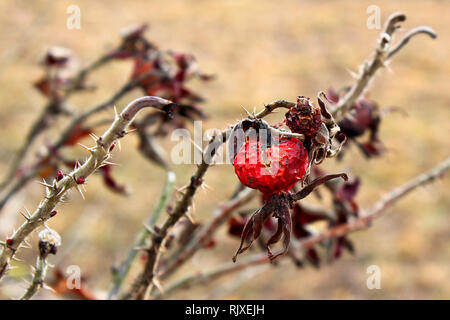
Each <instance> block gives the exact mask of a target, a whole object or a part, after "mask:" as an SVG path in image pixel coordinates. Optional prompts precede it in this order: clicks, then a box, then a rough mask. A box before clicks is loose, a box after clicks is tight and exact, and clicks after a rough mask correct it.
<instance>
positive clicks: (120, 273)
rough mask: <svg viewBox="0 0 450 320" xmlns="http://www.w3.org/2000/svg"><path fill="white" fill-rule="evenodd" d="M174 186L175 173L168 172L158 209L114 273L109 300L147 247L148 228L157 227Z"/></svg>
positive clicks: (154, 211) (115, 293)
mask: <svg viewBox="0 0 450 320" xmlns="http://www.w3.org/2000/svg"><path fill="white" fill-rule="evenodd" d="M174 184H175V173H174V172H172V171H169V172H167V178H166V182H165V184H164V187H163V190H162V193H161V197H160V198H159V202H158V205H157V206H156V208H155V209H154V210H153V212H152V214H151V215H150V217H149V218H148V219H147V221H146V222H145V225H144V226H143V227H142V228H141V230H140V231H139V233H138V234H137V235H136V238H135V240H134V242H133V246H132V247H131V248H130V250H129V251H128V254H127V256H126V258H125V260H124V261H123V262H122V263H121V264H120V266H119V267H118V268H117V270H116V271H115V272H114V277H113V287H112V289H111V290H110V291H109V293H108V299H113V298H114V297H115V296H116V295H117V293H118V292H119V290H120V287H121V286H122V283H123V281H124V280H125V277H126V276H127V274H128V271H129V270H130V268H131V264H132V263H133V261H134V259H135V258H136V255H137V254H138V252H139V250H138V248H141V247H143V246H144V245H145V243H146V241H147V239H148V237H149V235H151V234H150V231H149V228H148V227H150V228H153V227H154V226H155V224H156V221H157V220H158V218H159V216H160V215H161V213H162V212H163V211H164V209H165V208H166V204H167V201H168V199H169V198H170V195H171V194H172V192H173V188H174Z"/></svg>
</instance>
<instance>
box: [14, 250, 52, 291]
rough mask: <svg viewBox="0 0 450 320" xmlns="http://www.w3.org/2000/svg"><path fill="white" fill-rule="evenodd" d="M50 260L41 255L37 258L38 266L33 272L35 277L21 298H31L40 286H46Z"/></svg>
mask: <svg viewBox="0 0 450 320" xmlns="http://www.w3.org/2000/svg"><path fill="white" fill-rule="evenodd" d="M47 269H48V262H47V258H45V257H42V256H41V255H39V256H38V257H37V260H36V268H35V270H34V273H33V279H32V280H31V283H30V285H29V286H28V288H27V291H26V292H25V293H24V295H23V296H22V297H21V298H20V300H29V299H31V298H32V297H33V296H34V295H35V294H36V293H37V292H38V291H39V289H40V288H42V287H43V286H44V279H45V276H46V274H47Z"/></svg>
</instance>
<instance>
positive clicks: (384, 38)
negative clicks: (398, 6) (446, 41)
mask: <svg viewBox="0 0 450 320" xmlns="http://www.w3.org/2000/svg"><path fill="white" fill-rule="evenodd" d="M405 20H406V15H405V14H403V13H393V14H392V15H391V16H390V17H389V18H388V19H387V21H386V24H385V27H384V31H383V33H381V35H380V39H379V40H378V45H377V47H376V49H375V52H374V54H373V56H372V58H371V59H369V60H367V61H365V62H364V63H363V64H362V65H361V67H360V70H359V74H358V78H357V81H356V82H355V84H354V85H353V86H352V87H351V88H350V90H349V91H348V92H347V93H346V94H345V96H344V97H343V98H342V99H340V100H339V102H338V103H337V105H336V106H335V109H334V110H333V115H334V116H340V117H342V115H343V114H345V113H346V112H347V110H348V109H349V108H350V107H351V106H353V104H354V103H355V102H356V100H358V98H359V97H360V96H361V95H362V94H363V93H364V91H365V90H366V89H367V87H368V85H369V83H370V81H371V80H372V78H373V76H374V75H375V73H376V72H377V71H378V70H379V69H380V68H381V67H384V66H385V65H386V62H388V60H389V59H390V58H392V57H393V56H394V54H396V53H397V52H398V51H400V49H402V48H403V47H404V46H405V45H406V44H407V43H408V41H409V40H410V39H411V38H412V37H414V36H415V35H417V34H420V33H423V34H427V35H429V36H430V37H431V38H433V39H434V38H436V37H437V35H436V33H435V32H434V30H433V29H431V28H429V27H417V28H414V29H412V30H411V31H410V32H408V33H407V34H406V36H405V37H404V38H403V39H402V40H400V42H399V43H398V44H397V45H395V46H394V47H392V39H393V36H394V33H395V31H397V29H398V28H400V26H399V24H400V23H401V22H404V21H405ZM391 47H392V48H391Z"/></svg>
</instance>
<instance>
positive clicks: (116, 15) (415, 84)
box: [0, 0, 450, 299]
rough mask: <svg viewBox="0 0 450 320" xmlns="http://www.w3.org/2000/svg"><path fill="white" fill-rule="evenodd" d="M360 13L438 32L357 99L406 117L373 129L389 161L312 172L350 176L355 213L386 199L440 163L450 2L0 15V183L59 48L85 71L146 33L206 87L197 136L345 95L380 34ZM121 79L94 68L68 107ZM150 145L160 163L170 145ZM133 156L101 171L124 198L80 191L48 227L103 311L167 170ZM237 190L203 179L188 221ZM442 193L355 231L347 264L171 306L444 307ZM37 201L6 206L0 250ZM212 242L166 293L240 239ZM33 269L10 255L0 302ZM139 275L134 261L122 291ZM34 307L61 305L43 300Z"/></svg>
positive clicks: (265, 279)
mask: <svg viewBox="0 0 450 320" xmlns="http://www.w3.org/2000/svg"><path fill="white" fill-rule="evenodd" d="M72 4H75V5H78V6H79V7H80V9H81V29H80V30H69V29H67V27H66V20H67V18H68V16H69V15H68V14H67V13H66V9H67V7H68V6H69V5H72ZM373 4H376V5H378V6H379V7H380V9H381V21H382V24H383V23H384V21H385V20H386V18H387V17H388V16H389V15H390V14H391V13H393V12H395V11H402V12H404V13H406V14H407V17H408V19H407V21H406V23H404V27H405V30H407V29H409V28H412V27H415V26H417V25H429V26H430V27H432V28H433V29H434V30H435V31H436V32H437V33H438V39H437V40H435V41H432V40H430V39H429V38H427V37H425V36H418V37H417V38H415V39H413V40H412V41H411V43H409V44H408V45H407V46H406V48H404V49H403V50H402V51H401V52H400V53H399V54H398V55H396V56H395V58H394V59H393V61H392V63H391V64H390V67H391V69H392V70H391V71H389V70H381V71H380V72H379V73H378V74H377V76H376V77H375V79H374V81H373V83H372V85H371V87H370V93H369V97H370V98H371V99H373V100H376V101H377V102H378V103H379V104H380V106H382V107H385V106H397V107H400V108H401V109H403V110H404V111H405V112H407V114H408V115H407V116H402V115H401V114H400V113H392V114H389V115H388V116H387V117H386V118H385V119H384V121H383V123H382V126H381V130H380V136H381V138H382V140H383V141H384V143H385V145H386V147H387V149H388V151H387V153H386V154H385V155H384V157H381V158H375V159H372V160H370V161H366V160H365V159H364V158H363V156H362V155H361V153H360V152H358V150H356V149H355V148H351V150H349V152H348V153H347V154H346V155H345V158H344V161H342V162H335V161H325V163H324V165H323V167H324V168H326V169H327V170H328V171H339V172H340V171H346V172H349V173H350V174H351V175H357V176H360V177H361V179H362V189H361V191H360V193H359V194H358V197H357V201H358V203H359V204H360V206H362V207H367V206H369V205H370V204H372V203H373V202H374V201H375V200H376V199H378V198H379V196H381V195H382V194H383V193H384V192H386V191H388V190H390V189H391V188H392V187H395V186H397V185H399V184H401V183H403V182H404V181H406V180H408V179H410V178H412V177H414V176H415V175H417V174H419V173H420V172H423V171H425V170H428V169H429V168H431V167H432V166H434V165H435V164H436V163H438V162H440V161H441V160H443V159H445V158H446V157H448V155H449V153H448V152H449V146H450V143H449V138H448V137H449V133H450V124H449V121H448V119H449V118H448V117H449V115H450V109H449V108H448V105H449V103H450V92H449V90H448V83H449V82H450V78H449V74H450V73H449V71H450V60H449V59H448V53H449V44H450V39H449V35H448V30H449V28H450V20H448V19H445V18H444V14H445V13H446V12H447V13H448V12H449V9H450V2H448V1H408V2H406V1H377V2H376V3H374V1H365V0H363V1H357V2H356V1H339V2H338V1H294V0H292V1H289V0H279V1H256V0H254V1H251V0H226V1H224V0H222V1H211V0H203V1H202V0H196V1H164V2H161V1H126V2H125V1H114V0H111V1H107V2H106V1H105V2H93V1H79V0H78V1H76V0H71V1H57V2H55V1H33V2H30V1H24V0H19V1H2V2H1V3H0V48H1V51H0V106H1V107H0V137H1V138H0V173H1V176H2V177H3V176H4V174H6V170H7V168H8V166H9V165H10V164H11V161H12V155H13V154H14V152H16V151H17V149H18V147H19V146H20V145H21V144H22V142H23V141H24V138H25V134H26V133H27V130H28V127H29V126H30V125H31V124H32V123H33V121H34V120H35V119H36V118H37V116H38V115H39V113H40V110H41V108H43V107H44V106H45V104H46V100H45V98H43V97H42V96H41V95H40V94H39V92H37V91H36V90H35V89H34V88H33V85H32V82H33V81H35V80H36V79H38V78H39V77H40V75H41V74H42V70H41V68H40V66H39V61H40V60H39V59H40V58H41V57H42V54H43V52H45V49H46V48H48V47H49V46H51V45H60V46H64V47H68V48H71V49H72V50H73V51H74V53H75V54H76V55H77V57H78V58H79V60H80V62H81V64H82V65H86V64H87V63H88V62H91V61H93V60H94V59H96V58H97V57H99V56H100V55H101V54H103V53H104V52H106V51H108V50H111V49H112V48H114V47H115V46H116V45H117V44H118V43H119V41H120V38H119V30H120V29H121V28H122V27H124V26H127V25H129V24H132V23H136V22H146V23H149V25H150V29H149V30H148V31H147V38H148V39H150V40H151V41H152V42H154V43H155V44H157V45H158V46H159V47H160V48H161V49H174V50H177V51H181V52H189V53H192V54H193V55H194V56H195V57H196V58H197V61H198V63H199V65H200V67H201V68H202V70H203V71H204V72H207V73H212V74H215V75H216V79H215V80H213V81H210V82H207V83H203V82H199V81H197V82H195V81H194V82H192V83H190V87H193V88H194V89H195V91H196V92H198V93H200V94H201V95H202V96H204V97H205V98H206V99H207V101H206V103H204V104H202V108H203V110H204V111H205V112H206V113H207V114H208V115H209V116H210V117H209V119H208V120H207V121H206V122H204V123H203V128H204V129H208V128H219V129H223V128H225V127H226V126H227V125H228V124H231V123H233V122H235V121H236V120H237V119H240V118H242V117H244V116H245V111H244V110H243V109H242V108H241V106H244V107H245V108H247V109H248V110H253V108H254V107H256V108H257V110H258V109H260V108H261V107H263V105H264V104H265V103H269V102H271V101H273V100H277V99H286V100H290V101H295V99H296V97H297V96H298V95H305V96H310V97H313V98H314V97H316V95H317V92H318V91H319V90H326V89H328V88H330V87H333V88H337V89H338V88H341V87H343V86H346V85H351V84H352V83H353V80H352V77H351V76H350V73H349V72H348V71H349V70H351V71H357V70H358V67H359V65H360V64H361V63H362V62H363V61H364V59H366V58H367V57H368V56H370V54H371V53H372V52H373V49H374V47H375V46H376V44H377V39H378V36H379V33H380V30H370V29H368V28H367V27H366V21H367V19H368V17H369V14H367V13H366V9H367V7H368V6H370V5H373ZM405 30H403V31H400V32H399V33H398V36H397V38H398V37H400V35H401V34H402V33H404V31H405ZM131 70H132V62H131V61H117V62H112V63H110V64H108V65H107V66H105V67H104V68H101V69H99V70H98V71H96V72H94V73H93V74H92V75H91V76H90V77H89V83H92V84H95V85H96V86H97V90H95V91H92V92H87V93H81V94H76V95H73V97H72V98H71V99H70V102H71V104H72V105H73V106H76V108H79V109H80V110H81V109H87V108H89V107H91V106H94V105H96V104H98V103H100V102H102V101H104V100H105V99H106V98H107V97H109V96H110V95H111V94H112V93H113V92H115V91H116V90H117V89H118V88H120V87H121V86H122V85H123V84H124V83H125V82H126V81H127V80H128V79H129V77H130V74H131ZM141 95H142V92H141V91H140V90H138V89H137V90H135V91H133V92H132V93H130V94H128V95H127V96H126V97H124V98H123V99H121V100H120V101H119V102H118V103H117V107H118V109H119V110H120V109H122V108H123V107H124V106H125V105H126V104H127V103H128V102H129V101H131V100H132V99H133V98H136V97H138V96H141ZM314 100H315V98H314ZM105 114H106V113H105ZM270 119H276V117H273V118H270ZM66 121H67V120H61V122H60V123H57V124H56V125H55V127H54V129H52V130H50V131H48V132H46V133H45V134H44V135H43V136H42V137H41V138H40V139H39V141H38V142H37V143H36V144H35V145H34V149H35V150H37V149H39V146H40V145H42V144H43V143H44V142H45V141H54V140H55V138H56V137H57V135H58V132H60V131H61V130H62V129H63V128H64V127H65V125H66ZM189 128H191V127H189ZM102 130H103V129H101V130H99V132H98V133H101V132H102ZM86 143H91V142H90V141H87V142H86ZM161 143H162V145H165V146H166V149H167V150H168V151H170V149H169V146H170V145H171V143H170V140H169V139H166V140H163V141H162V142H161ZM136 145H137V140H136V137H133V136H132V135H130V136H128V137H126V138H125V139H124V140H123V141H122V152H120V153H119V152H117V153H115V154H114V158H113V160H114V161H115V162H117V163H120V164H122V165H121V166H120V167H117V168H115V173H114V174H115V176H116V178H117V180H118V181H119V182H122V183H126V184H127V186H128V187H129V188H130V190H131V194H130V196H128V197H123V196H120V195H116V194H114V193H112V192H110V191H109V190H107V189H106V188H104V186H103V184H102V182H101V179H100V178H97V177H93V178H90V179H89V181H88V185H87V192H86V200H82V199H81V197H80V196H79V195H78V194H77V193H72V194H71V195H70V201H69V202H68V203H67V204H65V205H63V206H61V207H60V208H59V212H60V213H59V214H58V216H57V217H55V218H54V219H52V220H51V221H50V222H49V225H50V226H51V227H52V228H54V229H55V230H57V231H58V232H60V234H61V235H62V238H63V244H62V247H61V251H62V252H63V253H64V257H63V259H62V261H59V263H60V266H62V267H63V268H64V267H65V266H68V265H78V266H80V268H81V271H82V275H83V276H84V277H85V278H86V285H87V287H89V288H90V289H92V290H93V291H94V292H96V293H97V294H98V295H99V296H100V297H102V296H104V294H105V293H104V292H105V291H106V290H108V289H109V284H110V281H111V273H110V271H111V267H112V266H113V265H114V263H117V262H119V261H121V259H122V258H123V257H124V255H125V253H126V252H127V250H128V248H129V247H130V245H131V243H132V239H133V237H134V235H135V233H136V232H137V230H138V229H139V228H140V226H141V223H142V222H143V221H144V219H145V218H146V217H147V216H148V214H149V213H150V212H151V210H152V209H153V208H154V207H155V205H156V203H157V200H158V197H159V194H160V191H161V187H162V182H163V181H164V178H165V172H164V170H162V169H160V168H159V167H157V166H155V165H152V164H150V163H149V162H148V161H146V160H145V159H144V158H142V157H141V156H139V155H137V151H136ZM68 152H70V153H72V154H73V155H75V156H77V157H78V158H79V159H83V158H84V156H85V152H83V150H82V148H73V150H70V151H68ZM30 154H33V152H32V153H30ZM194 170H195V167H194V166H193V165H180V166H175V172H176V174H177V183H176V185H177V186H178V187H181V186H183V185H184V184H186V183H187V182H188V179H189V177H190V175H191V174H192V173H193V172H194ZM236 181H237V180H236V177H235V175H234V174H233V168H232V166H230V165H218V166H215V167H214V168H212V169H210V170H209V171H208V172H207V174H206V183H207V184H208V186H209V187H210V189H207V190H204V191H203V190H200V192H198V194H197V195H196V197H195V211H194V212H193V213H192V215H193V216H194V218H195V219H196V220H198V221H200V222H202V221H206V220H207V219H208V218H209V217H210V216H211V213H212V211H213V210H214V208H215V207H216V206H217V205H218V204H219V203H220V202H221V201H223V200H225V199H226V198H228V197H229V196H230V195H231V194H232V192H233V189H234V185H235V183H236ZM449 187H450V181H449V179H444V180H441V181H437V182H436V183H433V184H432V185H430V186H427V187H425V188H421V189H420V190H417V191H415V192H414V193H412V194H410V195H409V196H407V197H405V198H404V199H403V200H402V201H400V202H399V203H398V204H397V205H396V206H395V207H394V208H393V209H392V210H389V212H386V214H385V215H383V217H381V218H380V219H378V220H376V221H375V223H374V224H373V226H371V227H370V228H369V229H368V230H365V231H360V232H358V233H355V234H352V235H351V238H352V239H353V241H354V244H355V246H356V253H355V255H354V256H352V255H350V254H348V253H347V252H345V254H344V257H342V258H341V259H339V260H338V261H336V262H335V263H333V264H331V265H327V264H324V265H323V266H322V267H321V268H320V269H314V268H312V267H307V268H305V269H298V268H296V267H294V266H293V265H284V266H278V267H274V268H265V267H263V269H261V268H256V269H252V270H251V271H249V272H247V273H246V274H244V275H238V274H233V275H230V276H227V277H225V278H221V279H218V280H216V281H214V282H212V283H210V284H208V285H206V286H196V287H195V288H192V289H189V290H184V291H180V292H179V293H177V294H176V295H174V296H171V298H172V297H173V298H186V299H214V298H224V299H416V298H421V299H443V298H449V297H450V280H449V279H450V271H449V270H450V269H449V268H448V264H449V262H450V246H449V234H450V224H449V219H448V217H449V216H448V214H449V210H450V200H449V199H450V197H449V193H448V190H449ZM42 196H43V188H42V187H41V186H39V185H38V184H37V183H31V184H29V185H28V186H27V187H26V188H25V189H24V190H22V191H21V192H20V193H18V194H17V195H16V196H15V197H14V199H12V200H11V201H10V202H9V203H8V204H7V206H6V207H5V208H4V209H3V210H2V213H1V215H0V238H2V239H3V238H5V237H6V236H8V235H9V234H10V232H11V230H12V229H13V228H14V227H17V226H18V225H19V223H21V222H22V220H21V219H22V218H21V217H20V215H18V214H17V212H18V211H19V210H21V209H22V208H23V207H27V208H28V209H29V210H34V208H35V207H36V205H37V204H38V202H39V200H40V199H41V198H42ZM255 206H256V204H255ZM36 239H37V237H36V235H33V237H32V239H31V240H30V242H31V243H32V244H33V245H34V244H36V241H37V240H36ZM215 242H216V245H215V246H214V247H213V248H210V249H208V250H202V251H200V252H199V253H198V254H197V255H196V256H195V257H194V258H193V259H192V260H191V262H190V263H188V264H187V265H186V266H185V267H184V268H182V269H181V270H180V271H179V272H178V273H177V274H175V275H174V276H173V277H172V278H171V279H172V280H173V279H177V278H178V277H181V276H183V275H184V274H191V273H192V272H193V271H195V270H207V269H209V268H210V267H213V266H216V265H218V264H221V263H224V262H230V261H231V257H232V255H233V254H234V252H235V250H236V248H237V246H238V245H239V240H238V239H237V238H230V237H228V236H227V234H226V228H222V229H221V230H220V232H219V233H218V234H217V236H216V237H215ZM35 256H36V246H35V245H34V248H33V249H31V250H23V251H21V253H20V254H19V257H20V258H21V259H24V260H25V263H23V264H21V263H18V264H17V266H18V268H17V269H15V270H14V271H13V272H12V273H11V277H9V278H8V280H6V281H4V282H3V284H2V286H1V287H0V297H1V298H7V297H11V296H18V295H20V293H21V292H22V290H23V289H22V288H23V283H21V282H20V281H19V280H18V279H20V278H21V277H23V276H26V275H27V274H28V269H27V265H28V264H30V263H31V264H34V261H35ZM57 257H58V256H55V257H51V258H50V261H52V259H58V258H57ZM370 265H377V266H379V267H380V268H381V275H382V280H381V287H382V288H381V289H380V290H368V289H367V287H366V279H367V277H368V274H367V273H366V269H367V267H368V266H370ZM139 270H140V267H139V262H137V263H136V267H135V268H133V270H132V274H131V275H130V277H129V279H133V278H134V276H135V275H136V274H137V273H138V271H139ZM52 277H54V275H53V274H52V272H50V273H49V278H52ZM16 279H17V280H16ZM166 283H167V282H164V283H163V284H166ZM18 284H20V285H18ZM38 298H45V299H55V298H61V297H59V296H57V295H54V294H52V293H48V292H41V293H39V296H38Z"/></svg>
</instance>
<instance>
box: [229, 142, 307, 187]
mask: <svg viewBox="0 0 450 320" xmlns="http://www.w3.org/2000/svg"><path fill="white" fill-rule="evenodd" d="M307 169H308V153H307V151H306V149H305V147H304V146H303V143H302V142H301V141H299V140H297V139H296V138H286V137H283V138H281V139H280V141H279V143H278V144H277V145H273V146H272V147H271V148H267V149H266V150H262V149H261V143H260V142H257V141H256V140H250V141H248V142H246V143H245V144H244V146H243V147H242V148H241V150H240V151H239V152H238V154H237V155H236V157H235V159H234V170H235V172H236V175H237V176H238V178H239V180H240V181H241V182H242V184H243V185H245V186H247V187H249V188H252V189H257V190H259V191H261V192H262V193H264V194H274V193H280V192H283V191H288V190H289V189H291V188H292V187H293V186H294V184H295V183H297V182H298V181H300V180H301V179H302V178H303V176H304V175H305V173H306V170H307Z"/></svg>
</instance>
